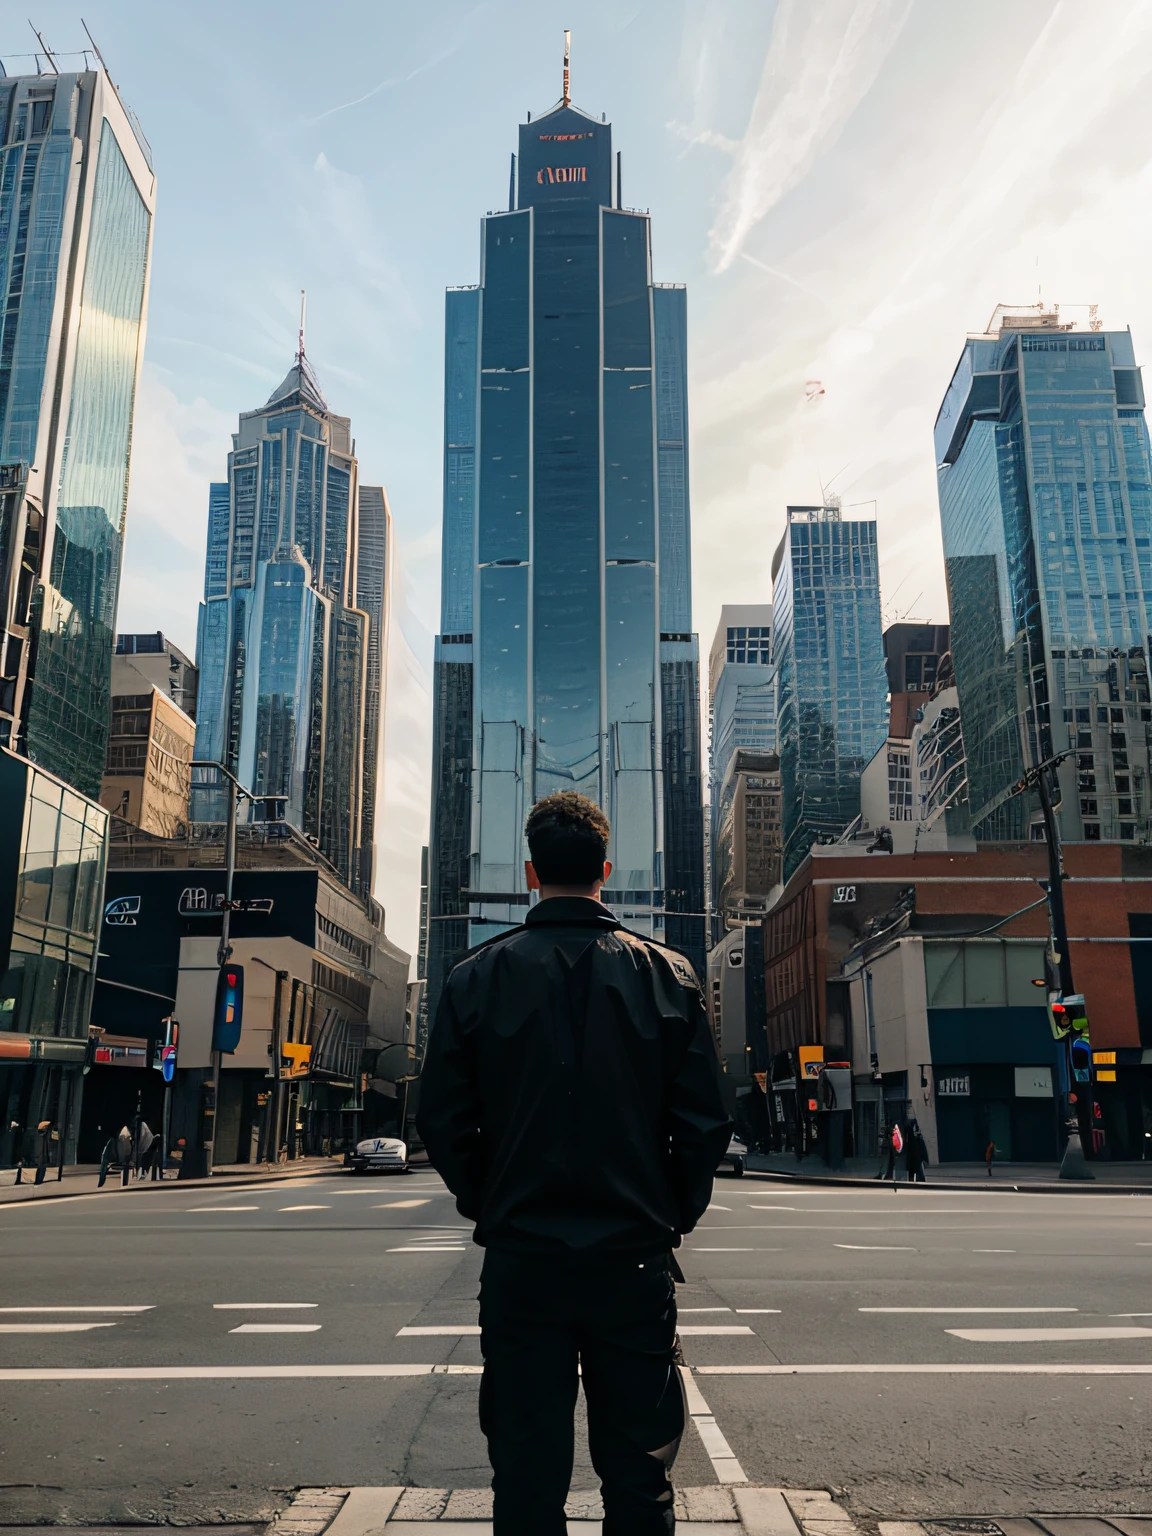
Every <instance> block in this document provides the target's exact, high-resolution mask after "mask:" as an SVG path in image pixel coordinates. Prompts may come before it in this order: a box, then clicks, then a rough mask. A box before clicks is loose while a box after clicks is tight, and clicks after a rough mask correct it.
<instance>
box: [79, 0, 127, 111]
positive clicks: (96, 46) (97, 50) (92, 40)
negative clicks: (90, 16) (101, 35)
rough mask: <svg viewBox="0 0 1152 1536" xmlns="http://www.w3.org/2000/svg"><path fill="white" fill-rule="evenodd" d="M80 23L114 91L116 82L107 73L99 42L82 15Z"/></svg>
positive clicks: (117, 92)
mask: <svg viewBox="0 0 1152 1536" xmlns="http://www.w3.org/2000/svg"><path fill="white" fill-rule="evenodd" d="M80 25H81V26H82V27H83V28H84V31H85V32H87V33H88V41H89V42H90V43H91V44H92V48H93V50H94V52H95V54H96V57H97V58H98V59H99V60H100V68H101V69H102V70H103V71H104V73H105V74H106V75H108V84H109V85H110V86H111V87H112V89H113V90H114V91H116V82H115V80H113V78H112V76H111V75H110V74H108V66H107V64H105V62H104V55H103V54H102V53H101V52H100V47H99V44H98V43H97V42H96V39H95V38H94V37H93V36H92V33H91V32H90V31H89V28H88V23H87V22H86V21H85V20H84V18H83V16H81V18H80ZM116 94H117V96H119V94H120V92H119V91H116Z"/></svg>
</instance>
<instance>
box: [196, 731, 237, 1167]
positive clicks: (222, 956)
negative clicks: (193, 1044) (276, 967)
mask: <svg viewBox="0 0 1152 1536" xmlns="http://www.w3.org/2000/svg"><path fill="white" fill-rule="evenodd" d="M191 767H193V768H215V770H216V771H217V773H220V774H223V776H224V778H225V780H226V782H227V785H228V811H227V820H226V823H225V827H224V871H225V873H224V908H223V911H222V913H221V917H220V944H219V946H218V948H217V950H216V964H217V966H224V965H225V964H227V962H228V960H229V959H230V958H231V955H232V946H231V945H230V944H229V942H228V930H229V927H230V925H231V919H232V881H233V877H234V876H235V874H236V806H237V802H238V800H239V798H240V795H241V794H246V793H247V791H245V790H242V789H241V787H240V781H239V779H237V778H236V777H235V776H234V775H233V774H231V773H229V771H228V769H227V768H225V766H224V764H223V763H216V762H204V761H194V762H193V763H192V764H191ZM220 1057H221V1052H220V1051H213V1052H212V1132H211V1135H210V1136H209V1138H208V1157H207V1171H208V1174H209V1176H211V1173H212V1164H213V1162H214V1161H215V1159H216V1127H217V1125H218V1124H219V1120H220Z"/></svg>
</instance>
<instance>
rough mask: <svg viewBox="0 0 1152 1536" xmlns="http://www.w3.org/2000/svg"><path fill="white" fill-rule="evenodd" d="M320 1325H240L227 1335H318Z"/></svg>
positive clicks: (230, 1329)
mask: <svg viewBox="0 0 1152 1536" xmlns="http://www.w3.org/2000/svg"><path fill="white" fill-rule="evenodd" d="M322 1326H323V1325H322V1324H321V1323H241V1324H240V1325H239V1327H237V1328H229V1330H228V1332H229V1333H319V1332H320V1329H321V1327H322Z"/></svg>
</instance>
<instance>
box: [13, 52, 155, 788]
mask: <svg viewBox="0 0 1152 1536" xmlns="http://www.w3.org/2000/svg"><path fill="white" fill-rule="evenodd" d="M55 67H56V66H55V64H53V68H54V69H55ZM154 207H155V178H154V176H153V174H152V164H151V156H150V153H149V149H148V145H147V142H146V140H145V139H144V137H143V134H142V133H141V132H140V130H139V127H138V125H137V124H136V122H135V119H134V118H133V117H132V116H131V115H130V114H129V112H128V111H127V109H126V108H125V107H124V106H123V104H122V103H121V101H120V98H119V97H118V95H117V94H116V90H115V88H114V87H113V85H112V83H111V81H110V80H109V79H108V77H107V75H106V74H104V73H103V71H98V70H85V71H83V72H80V73H76V74H55V73H53V74H47V73H46V74H42V75H24V76H13V77H9V78H0V746H7V747H11V748H13V749H15V750H16V751H17V752H20V753H23V754H26V755H27V756H28V757H30V758H31V759H32V760H33V761H34V762H36V763H37V764H39V765H40V766H41V767H42V768H45V769H47V770H48V771H49V772H51V773H54V774H57V775H58V776H59V777H60V778H61V779H63V780H65V781H66V782H67V783H68V784H70V785H72V786H73V787H74V788H75V789H78V790H80V791H81V792H82V793H83V794H85V795H88V796H90V797H92V798H93V799H95V798H96V797H97V796H98V795H99V793H100V776H101V774H102V772H103V764H104V758H105V752H106V748H107V743H108V729H109V725H110V717H111V710H110V704H109V699H110V691H109V690H110V687H111V674H112V647H113V643H114V639H115V631H116V598H117V591H118V587H119V582H120V553H121V545H122V542H123V538H124V513H125V506H126V504H127V499H128V459H129V453H130V450H131V445H132V412H133V407H134V405H135V400H136V385H137V380H138V378H139V373H140V362H141V358H142V356H143V351H144V317H145V308H146V302H147V289H148V258H149V252H150V250H151V240H152V214H153V209H154Z"/></svg>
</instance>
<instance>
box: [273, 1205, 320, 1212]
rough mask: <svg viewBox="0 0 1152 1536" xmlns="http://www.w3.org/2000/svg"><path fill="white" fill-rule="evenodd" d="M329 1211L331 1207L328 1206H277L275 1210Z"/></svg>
mask: <svg viewBox="0 0 1152 1536" xmlns="http://www.w3.org/2000/svg"><path fill="white" fill-rule="evenodd" d="M331 1209H332V1207H331V1206H330V1205H280V1206H277V1210H279V1211H330V1210H331Z"/></svg>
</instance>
